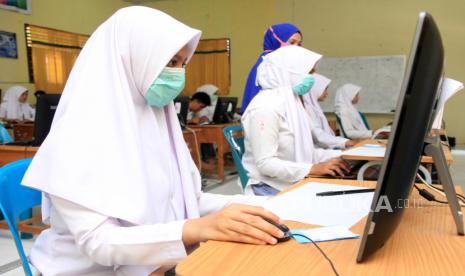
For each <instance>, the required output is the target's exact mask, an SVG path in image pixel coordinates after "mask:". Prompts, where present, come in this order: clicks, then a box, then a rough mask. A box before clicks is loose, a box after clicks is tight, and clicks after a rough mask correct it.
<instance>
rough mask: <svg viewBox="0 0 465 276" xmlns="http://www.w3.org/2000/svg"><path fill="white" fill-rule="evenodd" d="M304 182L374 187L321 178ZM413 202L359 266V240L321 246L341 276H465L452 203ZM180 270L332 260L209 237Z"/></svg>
mask: <svg viewBox="0 0 465 276" xmlns="http://www.w3.org/2000/svg"><path fill="white" fill-rule="evenodd" d="M305 181H314V182H330V183H338V184H346V185H360V186H373V185H374V182H368V181H365V182H358V181H350V180H334V179H321V178H318V179H308V180H305ZM301 184H302V183H301ZM298 185H299V184H298ZM413 200H416V201H413ZM410 202H415V203H416V204H417V205H418V206H417V207H420V208H407V209H405V210H404V213H403V217H402V219H401V222H400V224H399V227H398V228H397V230H396V231H395V232H394V233H393V235H392V236H391V237H390V239H389V240H388V241H387V242H386V244H385V245H384V247H383V248H380V249H379V250H378V251H377V252H376V253H375V254H373V255H372V256H371V257H370V258H368V260H367V261H365V262H363V263H361V264H358V263H357V262H356V261H355V260H356V257H357V252H358V248H359V246H360V241H361V239H351V240H341V241H332V242H323V243H319V244H318V245H319V246H320V247H321V248H322V249H323V251H324V252H325V253H326V255H328V257H329V258H330V259H331V260H332V262H333V263H334V265H335V267H336V269H337V271H338V273H339V274H340V275H350V276H354V275H378V276H379V275H422V276H424V275H465V262H464V260H465V237H464V236H458V235H457V232H456V228H455V223H454V220H453V218H452V215H451V213H450V210H449V207H448V206H447V205H442V204H439V203H431V202H428V201H426V200H424V199H420V197H419V195H418V193H417V191H416V190H414V191H412V194H411V197H410ZM412 204H413V203H412ZM365 222H366V218H364V219H362V220H361V221H360V222H358V223H357V224H356V225H354V226H353V227H352V228H351V230H352V231H353V232H355V233H358V234H362V232H363V229H364V226H365ZM286 224H287V225H288V226H289V227H290V228H299V227H309V225H305V224H302V223H298V222H290V221H289V222H286ZM176 272H177V274H179V275H183V276H186V275H224V276H226V275H254V276H255V275H256V276H260V275H266V276H269V275H279V276H281V275H333V272H332V270H331V267H330V264H329V263H328V262H327V260H325V259H324V257H323V256H322V255H321V253H320V252H319V251H318V250H317V249H316V248H315V246H314V245H313V244H310V243H308V244H298V243H297V242H295V241H294V240H291V241H288V242H285V243H280V244H277V245H275V246H271V245H263V246H259V245H248V244H240V243H232V242H217V241H208V242H206V243H204V244H202V245H201V246H200V248H198V249H197V250H196V251H194V252H193V253H192V254H190V255H189V256H188V257H187V258H186V259H185V260H184V261H183V262H181V263H180V264H179V265H178V266H177V267H176Z"/></svg>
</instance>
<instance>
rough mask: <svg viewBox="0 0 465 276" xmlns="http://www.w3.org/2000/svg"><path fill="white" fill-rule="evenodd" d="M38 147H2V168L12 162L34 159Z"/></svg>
mask: <svg viewBox="0 0 465 276" xmlns="http://www.w3.org/2000/svg"><path fill="white" fill-rule="evenodd" d="M38 149H39V148H38V147H25V146H8V145H0V167H1V166H3V165H5V164H8V163H10V162H13V161H16V160H19V159H24V158H28V157H33V156H34V154H35V153H36V152H37V150H38Z"/></svg>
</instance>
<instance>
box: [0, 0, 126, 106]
mask: <svg viewBox="0 0 465 276" xmlns="http://www.w3.org/2000/svg"><path fill="white" fill-rule="evenodd" d="M31 2H32V14H22V13H18V12H13V11H8V10H4V9H0V30H2V31H8V32H14V33H16V39H17V45H18V59H9V58H0V89H2V90H3V93H4V92H5V90H6V89H7V88H8V87H10V86H11V85H14V84H19V85H22V86H25V87H28V88H29V91H31V92H34V91H35V88H34V84H31V83H29V74H28V65H27V58H26V41H25V34H24V24H25V23H29V24H34V25H39V26H43V27H49V28H54V29H60V30H65V31H69V32H75V33H83V34H91V33H92V32H93V31H94V30H95V29H96V28H97V26H98V25H100V24H101V23H102V22H103V21H104V20H105V19H107V18H108V17H109V16H110V15H111V14H112V13H114V11H115V10H117V9H118V8H120V7H123V6H126V5H127V4H126V2H123V1H118V0H98V1H95V0H79V1H63V0H33V1H31ZM29 100H30V101H31V102H34V101H35V99H34V95H33V93H29Z"/></svg>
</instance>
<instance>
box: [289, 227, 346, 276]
mask: <svg viewBox="0 0 465 276" xmlns="http://www.w3.org/2000/svg"><path fill="white" fill-rule="evenodd" d="M292 236H300V237H304V238H306V239H307V240H309V241H310V242H311V243H313V245H314V246H315V247H316V248H317V249H318V250H319V251H320V252H321V254H322V255H323V257H325V259H326V260H328V262H329V264H330V265H331V268H332V269H333V272H334V274H335V275H336V276H339V273H337V270H336V267H334V264H333V262H332V261H331V259H329V258H328V256H327V255H326V254H325V252H324V251H323V250H322V249H321V248H320V247H319V246H318V244H316V242H314V241H313V240H312V239H311V238H309V237H307V236H304V235H302V234H292Z"/></svg>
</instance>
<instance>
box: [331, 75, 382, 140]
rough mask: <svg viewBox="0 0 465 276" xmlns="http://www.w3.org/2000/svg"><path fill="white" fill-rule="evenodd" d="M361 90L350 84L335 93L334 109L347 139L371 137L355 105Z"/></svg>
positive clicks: (370, 132) (371, 133)
mask: <svg viewBox="0 0 465 276" xmlns="http://www.w3.org/2000/svg"><path fill="white" fill-rule="evenodd" d="M361 89H362V88H361V87H360V86H357V85H355V84H352V83H346V84H344V85H343V86H341V87H339V89H338V90H337V91H336V99H335V102H334V109H335V111H334V112H335V113H336V115H337V116H338V117H339V119H340V120H341V124H342V126H341V127H342V128H343V129H344V132H345V133H346V135H347V137H348V138H349V139H368V138H371V136H372V135H373V131H371V130H369V129H368V128H367V127H366V125H365V123H364V122H363V118H362V116H361V115H360V113H359V112H358V110H357V108H356V107H355V104H357V103H358V100H359V93H360V90H361Z"/></svg>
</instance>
